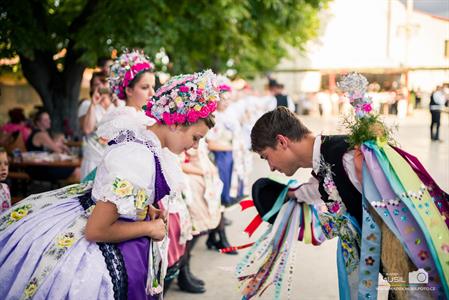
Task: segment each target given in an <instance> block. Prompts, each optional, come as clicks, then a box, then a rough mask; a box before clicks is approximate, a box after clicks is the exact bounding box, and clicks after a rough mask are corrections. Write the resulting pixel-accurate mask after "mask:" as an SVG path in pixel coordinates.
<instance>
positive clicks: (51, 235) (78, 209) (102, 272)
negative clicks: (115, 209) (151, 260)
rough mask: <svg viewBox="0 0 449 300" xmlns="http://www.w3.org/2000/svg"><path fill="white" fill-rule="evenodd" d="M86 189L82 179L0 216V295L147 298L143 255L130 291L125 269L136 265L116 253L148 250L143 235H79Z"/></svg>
mask: <svg viewBox="0 0 449 300" xmlns="http://www.w3.org/2000/svg"><path fill="white" fill-rule="evenodd" d="M90 192H91V183H86V184H79V185H72V186H69V187H64V188H62V189H58V190H54V191H50V192H46V193H42V194H36V195H31V196H29V197H27V198H26V199H24V200H22V201H20V202H19V203H17V204H16V205H14V206H13V207H12V208H10V209H9V210H7V211H5V212H4V213H2V215H0V282H1V285H0V299H31V298H33V299H127V298H129V299H131V298H130V297H132V298H133V299H151V296H147V295H146V294H145V290H144V287H145V282H146V275H147V274H146V270H147V268H148V264H147V263H148V256H146V257H145V255H141V257H142V259H141V260H143V262H142V261H140V263H142V264H145V263H146V264H147V265H144V266H143V268H140V274H138V276H139V277H141V278H139V284H140V285H141V286H142V287H143V289H142V290H140V289H139V291H130V292H135V295H132V294H133V293H131V294H129V292H128V288H131V287H133V286H134V285H133V283H132V282H131V284H129V282H128V277H133V276H134V279H135V274H129V275H131V276H128V274H127V269H128V268H129V269H130V271H132V270H133V269H139V268H138V267H136V266H131V265H128V264H127V263H128V262H127V259H128V258H127V256H128V257H129V256H130V255H125V253H123V255H122V251H124V250H125V248H126V249H134V251H141V250H142V249H141V248H142V247H145V248H146V249H144V250H146V251H143V252H144V253H147V254H148V251H149V244H150V243H149V240H148V239H146V241H147V242H145V241H143V240H144V239H142V240H141V239H137V240H133V241H128V242H126V243H120V244H108V243H94V242H89V241H87V240H86V239H85V238H84V228H85V226H86V222H87V218H88V216H89V214H90V212H91V211H92V209H93V205H92V204H93V201H92V200H91V197H90ZM136 249H137V250H136ZM128 254H129V253H128ZM131 256H134V257H135V255H131ZM125 265H126V267H125ZM142 269H143V270H142ZM130 279H131V278H130ZM137 295H138V296H137Z"/></svg>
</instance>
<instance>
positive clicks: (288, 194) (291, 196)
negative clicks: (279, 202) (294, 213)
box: [287, 190, 296, 199]
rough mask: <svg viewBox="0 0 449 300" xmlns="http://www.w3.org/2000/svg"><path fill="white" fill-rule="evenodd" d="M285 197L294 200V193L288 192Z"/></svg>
mask: <svg viewBox="0 0 449 300" xmlns="http://www.w3.org/2000/svg"><path fill="white" fill-rule="evenodd" d="M287 196H288V198H289V199H296V195H295V191H290V190H289V191H288V192H287Z"/></svg>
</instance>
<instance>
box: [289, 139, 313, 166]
mask: <svg viewBox="0 0 449 300" xmlns="http://www.w3.org/2000/svg"><path fill="white" fill-rule="evenodd" d="M314 143H315V135H313V134H311V133H310V134H307V135H306V136H304V137H303V138H302V139H301V140H300V141H298V142H294V143H293V152H294V153H295V155H296V157H297V158H298V161H300V162H301V164H302V166H301V167H303V168H312V167H313V144H314Z"/></svg>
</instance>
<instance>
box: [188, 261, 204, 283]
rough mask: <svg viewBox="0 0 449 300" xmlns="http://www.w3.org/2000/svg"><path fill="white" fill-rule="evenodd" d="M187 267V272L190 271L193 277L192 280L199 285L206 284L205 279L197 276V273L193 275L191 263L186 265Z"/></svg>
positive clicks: (190, 275)
mask: <svg viewBox="0 0 449 300" xmlns="http://www.w3.org/2000/svg"><path fill="white" fill-rule="evenodd" d="M186 268H187V272H188V273H189V277H190V278H191V279H192V281H193V282H194V283H195V284H197V285H201V286H204V285H205V282H204V280H201V279H199V278H198V277H196V276H195V275H193V273H192V271H191V270H190V265H187V266H186Z"/></svg>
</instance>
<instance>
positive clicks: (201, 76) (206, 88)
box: [144, 70, 220, 125]
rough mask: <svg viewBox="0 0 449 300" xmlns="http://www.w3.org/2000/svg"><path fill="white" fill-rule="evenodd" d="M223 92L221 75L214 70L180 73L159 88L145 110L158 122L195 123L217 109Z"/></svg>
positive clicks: (167, 123)
mask: <svg viewBox="0 0 449 300" xmlns="http://www.w3.org/2000/svg"><path fill="white" fill-rule="evenodd" d="M219 92H220V88H219V85H218V81H217V76H216V75H215V74H214V73H213V72H212V71H211V70H206V71H203V72H199V73H194V74H187V75H178V76H175V77H173V78H171V79H170V80H169V81H168V82H167V83H165V84H164V85H163V86H161V87H160V88H159V89H158V90H157V91H156V93H155V95H154V96H153V97H152V98H151V99H149V100H148V102H147V105H146V106H144V110H145V113H146V115H147V116H149V117H151V118H153V119H155V120H156V122H157V123H158V124H166V125H176V124H193V123H195V122H197V121H198V120H199V119H204V118H207V117H208V116H209V115H210V114H211V113H213V112H214V111H215V110H216V108H217V102H218V101H219V100H220V95H219Z"/></svg>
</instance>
